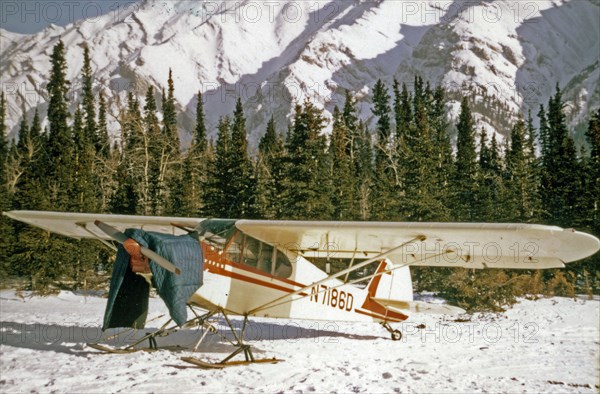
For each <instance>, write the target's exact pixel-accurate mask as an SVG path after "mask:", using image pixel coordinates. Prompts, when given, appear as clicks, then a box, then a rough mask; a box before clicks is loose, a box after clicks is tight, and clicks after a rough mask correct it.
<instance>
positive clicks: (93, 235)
mask: <svg viewBox="0 0 600 394" xmlns="http://www.w3.org/2000/svg"><path fill="white" fill-rule="evenodd" d="M75 224H76V225H77V226H79V227H81V229H83V230H85V231H86V232H87V233H88V234H90V235H91V236H92V237H94V238H96V239H97V240H98V241H100V242H102V243H103V244H104V245H106V246H108V247H109V248H111V249H112V250H114V251H115V252H116V251H117V248H116V247H115V245H113V244H111V243H110V242H106V241H105V240H103V239H102V238H100V237H99V236H98V234H96V233H94V232H92V231H90V229H89V228H87V225H86V224H85V223H75Z"/></svg>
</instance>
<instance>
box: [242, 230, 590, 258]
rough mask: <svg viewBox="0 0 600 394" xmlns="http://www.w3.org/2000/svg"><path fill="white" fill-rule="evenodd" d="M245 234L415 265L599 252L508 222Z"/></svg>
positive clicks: (574, 234) (569, 234) (299, 247)
mask: <svg viewBox="0 0 600 394" xmlns="http://www.w3.org/2000/svg"><path fill="white" fill-rule="evenodd" d="M236 227H237V228H238V229H240V230H241V231H243V232H244V233H246V234H248V235H250V236H252V237H254V238H257V239H259V240H261V241H263V242H267V243H269V244H272V245H278V246H280V247H282V248H285V249H288V250H290V251H292V252H296V253H300V254H303V255H305V256H307V257H311V256H312V257H331V258H355V259H368V258H372V257H375V256H377V255H378V254H380V253H382V252H385V251H389V250H391V249H393V248H395V247H397V246H398V245H401V244H403V243H405V242H408V244H407V245H405V246H404V247H402V248H400V249H399V250H396V251H394V252H393V253H389V254H388V255H387V257H388V258H389V259H390V260H391V261H392V262H394V263H395V264H403V265H414V266H439V267H465V268H510V269H540V268H562V267H564V264H565V263H568V262H572V261H576V260H580V259H583V258H585V257H588V256H590V255H592V254H594V253H596V252H597V251H598V250H599V249H600V241H599V240H598V238H596V237H594V236H592V235H589V234H586V233H581V232H578V231H575V230H573V229H562V228H560V227H555V226H545V225H537V224H503V223H398V222H397V223H389V222H319V221H273V220H238V221H237V222H236Z"/></svg>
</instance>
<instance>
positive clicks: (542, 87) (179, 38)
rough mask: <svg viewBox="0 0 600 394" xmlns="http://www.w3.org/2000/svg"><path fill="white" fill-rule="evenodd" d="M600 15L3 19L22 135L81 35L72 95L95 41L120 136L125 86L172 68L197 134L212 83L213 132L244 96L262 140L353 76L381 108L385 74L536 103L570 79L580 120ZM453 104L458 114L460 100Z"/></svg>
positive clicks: (293, 8)
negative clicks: (59, 48) (38, 24)
mask: <svg viewBox="0 0 600 394" xmlns="http://www.w3.org/2000/svg"><path fill="white" fill-rule="evenodd" d="M598 20H600V3H599V2H598V1H597V0H571V1H562V0H543V1H534V2H520V1H508V0H496V1H478V2H463V1H460V0H454V1H442V2H439V1H418V2H403V1H395V0H379V1H358V0H357V1H339V0H328V1H310V2H305V1H294V0H285V1H284V0H281V1H279V2H270V1H256V0H244V1H239V2H231V1H206V2H192V1H188V0H184V1H169V2H158V1H157V2H152V1H145V2H140V3H138V4H134V5H132V6H129V7H122V8H119V9H118V10H115V11H112V12H110V13H108V14H105V15H102V16H100V17H96V18H91V19H87V20H80V21H78V22H76V23H74V24H71V25H68V26H66V27H58V26H50V27H48V28H47V29H45V30H43V31H41V32H40V33H37V34H34V35H19V34H16V33H11V32H8V31H6V30H1V29H0V35H1V37H0V57H1V62H0V75H1V78H2V89H3V91H4V92H5V93H6V95H7V98H8V100H9V111H8V118H9V121H8V123H9V129H10V132H11V133H12V135H14V134H15V133H16V131H17V127H18V122H19V118H20V116H21V105H22V100H24V105H25V108H26V109H27V110H28V111H29V112H30V115H31V114H32V111H33V108H34V107H35V106H38V105H39V106H40V107H39V108H40V110H41V113H42V114H45V107H46V104H45V101H46V98H47V95H46V91H45V83H46V80H47V78H48V75H49V69H50V62H49V55H50V53H51V51H52V47H53V45H54V44H55V43H56V42H57V40H58V39H59V38H62V40H63V41H64V42H65V44H66V46H67V48H68V64H69V78H70V79H71V81H72V85H73V87H74V89H73V91H74V93H73V95H72V100H71V104H72V105H75V104H76V103H78V102H80V97H78V96H77V94H78V93H77V92H76V91H77V87H78V86H79V85H80V83H81V76H80V70H81V67H82V54H83V49H82V44H83V43H87V44H88V45H89V46H90V49H91V54H92V62H93V65H92V67H93V69H94V71H95V75H96V89H97V90H98V91H100V90H102V91H104V92H105V94H106V95H107V96H108V97H109V101H110V103H111V109H110V112H111V115H112V122H111V132H112V133H113V134H114V135H115V136H118V133H119V128H118V123H117V118H118V114H119V109H120V107H121V106H122V105H123V100H124V98H125V95H126V92H127V91H129V90H131V89H133V90H134V91H136V92H137V93H138V94H139V95H140V96H143V94H144V93H145V90H146V88H147V86H148V84H152V85H154V86H156V87H157V88H158V91H159V92H160V89H161V88H162V87H164V86H166V80H167V75H168V70H169V68H172V69H173V73H174V80H175V98H176V100H177V104H178V106H179V107H180V110H181V115H180V119H179V126H180V134H181V136H182V140H183V141H184V142H187V141H189V139H190V135H189V131H190V130H191V127H192V124H193V121H194V119H195V113H194V112H195V106H196V100H197V96H196V94H197V92H198V91H199V90H202V92H203V94H204V98H205V109H206V113H207V116H208V119H207V120H208V123H209V127H210V128H211V130H213V132H214V125H216V122H217V121H218V119H219V117H220V116H223V115H226V114H229V113H231V111H232V109H233V106H234V104H235V100H236V98H237V97H238V96H240V97H241V98H242V100H243V101H244V102H245V109H246V115H247V118H248V126H249V131H250V139H251V141H254V142H255V141H256V140H257V139H258V138H259V137H260V135H261V134H262V133H263V132H264V128H265V126H266V122H267V119H268V118H269V117H270V116H271V115H272V114H273V115H274V116H275V118H276V120H277V121H278V124H279V128H280V129H281V130H284V129H285V127H286V125H287V123H288V122H289V119H290V115H291V113H292V111H293V103H294V102H297V101H302V100H304V99H305V98H309V99H311V100H313V101H315V102H317V103H318V105H319V106H321V107H323V108H324V109H325V110H326V114H327V115H330V114H331V112H332V111H333V107H334V106H335V105H336V104H339V105H341V104H343V95H344V91H345V89H350V90H352V91H355V92H357V96H358V98H359V106H360V110H361V113H362V116H363V117H364V118H366V119H368V118H370V117H371V116H372V115H371V111H370V95H371V93H370V92H371V89H372V87H373V85H374V84H375V82H376V81H377V79H378V78H382V79H384V81H386V82H387V83H388V84H390V87H391V81H392V79H393V78H394V77H395V78H397V79H398V80H400V81H402V82H406V83H407V85H409V87H410V85H411V83H412V80H413V77H414V75H415V74H419V75H421V76H422V77H423V78H424V79H425V80H429V81H431V83H433V84H442V85H444V86H446V87H447V88H448V89H450V90H453V91H456V92H457V94H455V95H454V96H456V97H458V93H459V92H462V91H467V90H469V89H474V90H475V91H477V92H478V93H477V95H476V96H477V97H476V98H475V99H476V100H482V97H483V96H494V97H495V98H496V99H498V100H499V102H501V103H502V104H504V105H505V106H506V108H507V109H509V110H510V111H513V112H515V113H516V112H520V111H527V110H528V109H530V108H531V109H533V113H534V114H535V113H536V112H537V108H538V107H539V104H540V103H546V101H547V98H548V97H549V95H550V94H552V93H553V91H554V89H555V85H556V83H558V84H559V85H560V86H561V87H563V88H565V89H566V91H565V98H566V99H567V100H568V104H569V111H570V117H571V121H572V124H573V125H575V124H577V123H579V122H582V121H584V120H585V116H586V114H587V113H588V112H589V109H590V108H597V107H598V105H600V84H599V79H600V71H599V70H600V67H599V59H600V24H599V23H598ZM454 96H451V97H454ZM449 106H450V108H449V109H450V114H451V116H455V115H456V113H457V107H458V105H457V102H456V101H454V100H453V101H451V102H450V103H449ZM489 112H491V110H489V109H486V107H485V106H481V108H479V109H476V110H475V115H476V117H477V119H478V122H479V124H480V125H481V126H484V127H487V128H489V129H491V130H495V131H497V132H499V133H500V134H505V133H506V130H505V127H504V126H503V125H502V124H500V123H498V121H497V120H494V119H493V117H492V116H491V115H490V113H489ZM507 116H508V115H507Z"/></svg>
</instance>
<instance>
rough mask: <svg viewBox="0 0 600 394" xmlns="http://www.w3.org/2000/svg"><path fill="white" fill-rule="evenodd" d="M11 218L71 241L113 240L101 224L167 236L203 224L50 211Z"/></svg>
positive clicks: (14, 214) (11, 214) (16, 213)
mask: <svg viewBox="0 0 600 394" xmlns="http://www.w3.org/2000/svg"><path fill="white" fill-rule="evenodd" d="M4 215H6V216H8V217H9V218H12V219H15V220H18V221H21V222H24V223H27V224H31V225H32V226H36V227H40V228H42V229H44V230H47V231H50V232H53V233H56V234H61V235H65V236H67V237H71V238H76V239H82V238H100V239H103V240H108V239H111V238H110V236H109V235H107V233H106V232H104V231H102V230H100V228H98V227H97V226H96V225H95V224H94V222H95V221H96V220H99V221H101V222H103V223H106V224H109V225H111V226H112V227H115V228H116V229H118V230H120V231H124V230H125V229H127V228H139V229H143V230H145V231H156V232H160V233H165V234H173V235H181V234H186V232H185V231H184V230H182V229H181V228H180V227H185V228H189V229H191V230H193V229H195V228H196V226H197V225H198V224H199V223H200V222H201V221H202V220H203V219H199V218H176V217H161V216H134V215H106V214H96V213H70V212H47V211H10V212H4Z"/></svg>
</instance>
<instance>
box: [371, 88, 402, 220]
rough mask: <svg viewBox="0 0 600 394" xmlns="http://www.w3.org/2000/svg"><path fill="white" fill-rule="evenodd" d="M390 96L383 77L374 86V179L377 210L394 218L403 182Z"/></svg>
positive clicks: (382, 216)
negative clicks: (393, 142)
mask: <svg viewBox="0 0 600 394" xmlns="http://www.w3.org/2000/svg"><path fill="white" fill-rule="evenodd" d="M389 100H390V96H389V94H388V89H387V87H385V85H384V84H383V82H382V81H381V80H378V81H377V83H376V84H375V87H374V88H373V108H372V112H373V115H375V116H376V117H377V126H376V138H375V147H374V149H375V171H374V182H373V185H372V186H373V192H372V195H373V204H372V207H373V211H372V215H373V216H374V219H377V220H393V219H397V218H398V217H397V216H398V214H399V212H398V207H397V201H396V200H397V199H396V196H395V191H396V189H397V187H398V186H399V185H398V183H399V180H400V179H399V176H398V175H399V173H398V168H397V165H396V164H397V163H396V162H395V160H394V158H395V155H394V152H393V149H391V147H390V132H391V126H390V105H389Z"/></svg>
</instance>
